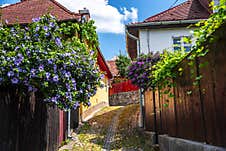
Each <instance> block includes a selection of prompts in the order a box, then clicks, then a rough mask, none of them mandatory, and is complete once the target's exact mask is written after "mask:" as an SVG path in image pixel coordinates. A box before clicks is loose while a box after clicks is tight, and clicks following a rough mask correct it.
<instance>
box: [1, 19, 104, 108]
mask: <svg viewBox="0 0 226 151" xmlns="http://www.w3.org/2000/svg"><path fill="white" fill-rule="evenodd" d="M87 24H88V25H89V26H93V24H92V23H91V24H90V23H87ZM83 26H84V25H83ZM80 28H81V26H80V25H79V24H78V23H62V24H60V23H58V22H57V21H56V18H55V17H53V16H51V15H45V16H43V17H40V18H35V19H33V23H31V24H29V25H28V26H19V25H16V26H13V27H3V28H1V29H0V50H1V51H0V69H1V70H0V84H1V85H2V86H11V85H13V86H15V87H17V88H18V90H19V91H20V93H19V95H20V96H26V95H29V94H30V93H31V92H38V93H41V94H43V100H44V101H45V102H48V103H50V104H56V105H57V106H58V107H59V108H61V109H66V110H67V109H69V108H77V107H78V106H79V104H80V103H83V104H85V105H90V103H89V98H90V97H91V96H93V95H94V94H95V93H96V90H97V86H98V85H100V71H99V69H98V67H97V65H96V53H95V51H89V50H88V49H87V48H86V45H85V44H84V43H82V42H81V41H80V40H79V39H78V38H77V37H78V36H77V35H76V34H75V33H76V32H77V33H79V32H78V30H85V29H82V28H81V29H80ZM93 29H95V28H93ZM71 33H74V34H73V35H69V34H71ZM89 34H90V33H89ZM93 34H94V36H95V34H96V33H95V31H93ZM92 40H93V39H92Z"/></svg>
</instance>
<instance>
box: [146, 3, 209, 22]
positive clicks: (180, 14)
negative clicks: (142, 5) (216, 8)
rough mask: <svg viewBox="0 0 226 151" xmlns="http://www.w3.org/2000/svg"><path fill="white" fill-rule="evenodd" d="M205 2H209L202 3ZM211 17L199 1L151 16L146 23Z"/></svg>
mask: <svg viewBox="0 0 226 151" xmlns="http://www.w3.org/2000/svg"><path fill="white" fill-rule="evenodd" d="M204 1H208V0H202V2H204ZM209 15H210V12H209V10H208V9H207V8H206V7H204V6H203V5H202V4H201V3H200V1H199V0H188V1H186V2H184V3H182V4H180V5H177V6H175V7H173V8H170V9H168V10H166V11H163V12H161V13H159V14H156V15H154V16H151V17H149V18H147V19H145V20H144V22H159V21H175V20H194V19H207V18H208V17H209Z"/></svg>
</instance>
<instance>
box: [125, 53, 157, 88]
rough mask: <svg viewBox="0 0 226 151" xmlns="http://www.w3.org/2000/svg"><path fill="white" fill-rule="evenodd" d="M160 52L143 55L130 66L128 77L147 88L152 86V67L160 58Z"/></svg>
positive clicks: (134, 82) (139, 85)
mask: <svg viewBox="0 0 226 151" xmlns="http://www.w3.org/2000/svg"><path fill="white" fill-rule="evenodd" d="M159 58H160V56H159V54H158V53H156V54H155V55H153V54H148V55H141V56H140V57H139V58H138V59H137V61H135V62H133V63H132V65H131V66H129V68H128V75H127V76H128V78H129V79H131V81H132V83H133V84H135V85H137V86H138V87H140V88H143V89H147V88H148V87H150V86H151V70H152V69H151V67H152V65H153V64H155V63H156V62H157V61H158V60H159Z"/></svg>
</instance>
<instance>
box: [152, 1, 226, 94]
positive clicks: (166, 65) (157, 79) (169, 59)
mask: <svg viewBox="0 0 226 151" xmlns="http://www.w3.org/2000/svg"><path fill="white" fill-rule="evenodd" d="M221 4H222V5H220V6H215V7H214V9H216V10H218V12H217V13H214V14H212V15H211V16H210V18H209V19H208V20H206V21H200V22H199V23H197V24H196V25H197V26H198V27H199V28H198V29H196V30H195V31H194V36H195V37H196V38H195V39H196V42H195V45H194V46H193V47H192V52H191V53H190V54H189V57H187V53H184V52H183V51H174V52H168V51H165V52H164V53H163V55H161V61H159V62H158V63H157V64H156V65H155V66H154V67H153V68H154V70H153V71H152V74H153V75H152V76H153V83H154V84H155V85H158V84H161V85H162V84H163V86H166V85H167V86H174V84H172V83H171V82H170V81H169V79H171V78H176V77H177V76H178V75H181V74H182V72H183V68H179V69H178V71H177V70H175V67H176V66H177V65H178V63H180V62H181V61H182V60H183V59H184V58H185V57H187V58H188V59H189V62H188V65H189V66H190V68H191V77H192V78H193V79H194V82H193V85H194V86H197V85H198V84H199V81H200V80H201V79H202V77H203V76H202V75H199V76H198V77H195V76H196V75H195V71H194V69H195V60H196V58H198V57H203V56H205V55H206V54H207V53H208V51H209V49H208V45H209V44H211V43H213V42H216V41H217V39H218V37H217V36H215V35H214V32H215V31H216V30H217V29H219V28H220V27H221V26H222V25H223V24H225V23H226V6H225V0H223V1H221ZM207 64H208V62H205V63H203V64H200V65H199V67H200V68H201V67H204V66H206V65H207ZM191 93H192V92H191V91H188V92H187V94H189V95H190V94H191Z"/></svg>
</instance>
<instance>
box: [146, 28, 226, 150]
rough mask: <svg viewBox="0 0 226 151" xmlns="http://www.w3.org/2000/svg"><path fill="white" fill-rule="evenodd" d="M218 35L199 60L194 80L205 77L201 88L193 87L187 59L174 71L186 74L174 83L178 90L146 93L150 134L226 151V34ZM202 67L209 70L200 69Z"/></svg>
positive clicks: (147, 123) (170, 89)
mask: <svg viewBox="0 0 226 151" xmlns="http://www.w3.org/2000/svg"><path fill="white" fill-rule="evenodd" d="M224 28H225V27H224ZM218 34H219V37H218V41H217V42H215V43H214V44H211V45H210V46H208V48H209V50H210V51H209V53H208V54H207V55H206V56H205V57H202V58H200V59H196V62H195V63H196V64H195V77H196V76H200V75H202V76H203V78H202V79H201V80H200V82H199V83H198V85H196V86H194V85H193V81H194V77H192V76H191V75H192V74H191V68H190V66H188V65H187V64H188V61H189V60H188V59H187V58H186V59H184V60H183V61H182V62H181V63H180V64H179V65H178V67H177V68H176V69H175V70H176V71H178V69H179V68H183V74H182V75H181V76H179V77H177V78H176V79H173V82H175V83H176V87H173V88H164V89H161V90H160V89H156V90H155V91H151V90H148V91H146V92H145V127H146V129H147V130H150V131H155V132H156V133H157V134H168V135H169V136H173V137H179V138H184V139H189V140H194V141H199V142H206V143H207V144H212V145H216V146H223V147H226V59H225V58H226V45H225V39H226V33H225V30H223V32H222V30H221V33H218ZM203 63H204V64H206V66H204V67H201V68H200V66H202V65H203ZM165 90H169V91H170V92H171V93H172V94H173V95H174V97H169V95H168V94H164V92H165Z"/></svg>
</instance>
